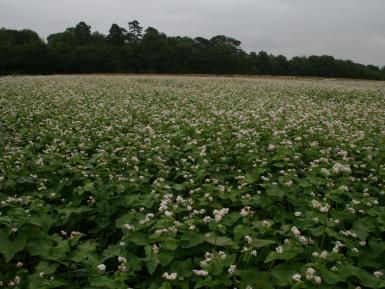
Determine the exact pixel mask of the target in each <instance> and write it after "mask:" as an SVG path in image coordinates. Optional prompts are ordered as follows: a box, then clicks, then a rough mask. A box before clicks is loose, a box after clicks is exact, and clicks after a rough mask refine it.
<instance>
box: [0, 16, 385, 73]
mask: <svg viewBox="0 0 385 289" xmlns="http://www.w3.org/2000/svg"><path fill="white" fill-rule="evenodd" d="M96 72H129V73H185V74H187V73H190V74H191V73H193V74H197V73H199V74H251V75H253V74H266V75H269V74H270V75H293V76H320V77H349V78H362V79H377V80H380V79H385V70H384V68H382V69H380V68H379V67H377V66H375V65H361V64H357V63H353V62H352V61H345V60H338V59H334V58H333V57H332V56H327V55H323V56H315V55H313V56H310V57H293V58H292V59H287V58H286V57H285V56H283V55H278V56H274V55H272V54H268V53H267V52H266V51H260V52H259V53H255V52H250V53H246V52H245V51H243V50H242V48H241V42H240V41H239V40H237V39H234V38H232V37H227V36H224V35H217V36H214V37H212V38H210V39H206V38H203V37H197V38H195V39H192V38H190V37H174V36H167V35H166V34H164V33H161V32H159V31H158V30H157V29H155V28H153V27H148V28H147V29H145V30H144V32H143V28H142V27H141V26H140V23H139V22H138V21H137V20H133V21H130V22H128V23H127V28H124V27H120V26H119V25H118V24H116V23H114V24H112V25H111V28H110V29H109V33H108V35H106V36H105V35H103V34H101V33H99V32H93V33H92V32H91V26H89V25H87V24H86V23H85V22H80V23H79V24H77V25H76V26H75V27H69V28H67V29H66V30H65V31H64V32H59V33H54V34H51V35H49V36H48V37H47V43H44V42H43V41H42V40H41V39H40V38H39V36H38V35H37V33H35V32H33V31H31V30H20V31H17V30H10V29H5V28H3V29H1V30H0V75H1V74H3V75H6V74H52V73H96Z"/></svg>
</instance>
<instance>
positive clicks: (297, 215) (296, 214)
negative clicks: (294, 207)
mask: <svg viewBox="0 0 385 289" xmlns="http://www.w3.org/2000/svg"><path fill="white" fill-rule="evenodd" d="M301 215H302V213H301V212H295V213H294V216H296V217H299V216H301Z"/></svg>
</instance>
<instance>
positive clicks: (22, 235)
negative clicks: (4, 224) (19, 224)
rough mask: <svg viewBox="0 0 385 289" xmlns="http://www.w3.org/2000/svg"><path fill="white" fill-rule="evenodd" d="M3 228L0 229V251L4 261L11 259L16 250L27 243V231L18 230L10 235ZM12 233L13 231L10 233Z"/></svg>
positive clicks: (20, 249)
mask: <svg viewBox="0 0 385 289" xmlns="http://www.w3.org/2000/svg"><path fill="white" fill-rule="evenodd" d="M8 235H9V231H8V230H7V229H5V228H2V229H0V253H1V254H3V256H4V259H5V262H7V263H8V262H9V261H11V259H12V258H13V257H14V256H15V254H16V253H17V252H20V251H22V250H23V249H24V248H25V246H26V245H27V232H25V231H24V230H20V231H19V232H17V233H16V234H15V237H13V236H10V237H8ZM11 235H13V233H12V234H11Z"/></svg>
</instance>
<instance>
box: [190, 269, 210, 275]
mask: <svg viewBox="0 0 385 289" xmlns="http://www.w3.org/2000/svg"><path fill="white" fill-rule="evenodd" d="M193 272H194V274H195V275H197V276H207V275H208V274H209V272H207V271H206V270H193Z"/></svg>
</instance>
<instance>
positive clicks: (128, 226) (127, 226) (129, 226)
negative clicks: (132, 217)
mask: <svg viewBox="0 0 385 289" xmlns="http://www.w3.org/2000/svg"><path fill="white" fill-rule="evenodd" d="M124 227H125V228H126V229H127V230H129V231H132V230H134V229H135V227H134V226H132V225H130V224H124Z"/></svg>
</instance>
